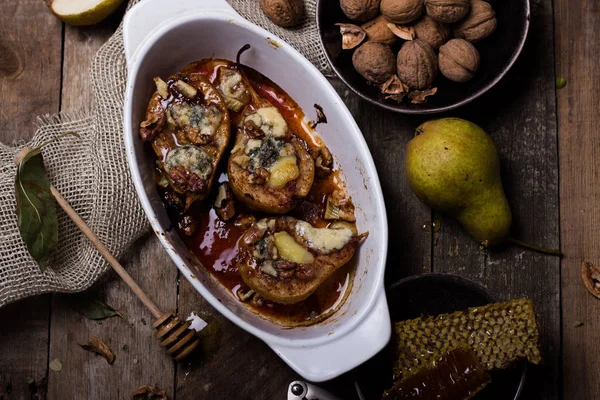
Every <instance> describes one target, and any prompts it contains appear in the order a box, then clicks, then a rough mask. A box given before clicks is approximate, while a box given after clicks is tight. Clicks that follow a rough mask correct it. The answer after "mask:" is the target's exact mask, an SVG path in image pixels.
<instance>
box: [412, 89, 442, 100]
mask: <svg viewBox="0 0 600 400" xmlns="http://www.w3.org/2000/svg"><path fill="white" fill-rule="evenodd" d="M436 93H437V88H435V87H434V88H431V89H427V90H414V91H412V92H410V94H409V97H410V102H411V103H413V104H423V103H426V102H427V97H429V96H433V95H434V94H436Z"/></svg>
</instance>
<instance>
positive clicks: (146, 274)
mask: <svg viewBox="0 0 600 400" xmlns="http://www.w3.org/2000/svg"><path fill="white" fill-rule="evenodd" d="M120 19H121V15H120V14H116V15H113V16H111V17H110V18H109V19H108V20H107V21H104V22H102V23H100V24H99V25H96V26H93V27H82V28H75V27H66V31H65V43H64V67H63V71H64V72H63V87H62V111H66V112H69V111H73V110H80V109H89V108H90V107H91V105H92V100H93V99H92V92H91V86H90V81H89V67H90V64H91V61H92V57H93V56H94V54H95V53H96V51H97V50H98V49H99V48H100V46H101V45H102V44H103V43H104V42H105V41H106V40H107V39H108V38H109V37H110V36H111V35H112V34H113V33H114V31H115V29H116V27H117V25H118V23H119V22H120ZM121 262H122V264H123V266H124V267H125V268H126V270H127V271H128V272H129V273H130V274H131V275H132V277H133V278H134V280H135V281H136V282H137V283H138V284H139V285H140V286H141V287H142V288H143V289H144V291H145V292H146V293H147V294H148V296H150V298H151V299H152V300H153V301H154V302H155V303H156V304H157V305H158V306H159V307H160V308H161V309H163V310H165V311H167V310H174V309H175V307H176V295H177V271H176V269H175V268H174V267H173V266H172V263H171V260H170V259H169V258H168V256H167V254H166V252H165V251H164V250H163V248H162V246H161V245H160V243H159V242H158V239H157V238H156V237H155V236H154V235H151V236H150V235H149V236H147V237H146V238H144V239H142V240H140V241H139V242H138V243H136V244H135V245H134V246H133V247H132V250H131V252H130V254H129V255H128V256H126V257H124V259H123V260H121ZM96 286H97V287H99V288H101V289H102V290H101V291H102V292H103V293H104V299H105V301H106V302H107V303H108V304H110V305H111V306H113V307H114V308H116V309H117V310H119V311H121V312H122V313H123V314H124V315H125V316H126V317H127V319H128V321H129V323H126V322H124V321H122V320H121V319H119V318H112V319H109V320H106V321H103V322H95V321H90V320H87V319H85V318H83V317H81V316H79V315H78V314H76V313H75V312H74V311H72V310H71V309H70V308H68V307H67V306H66V304H65V302H64V301H63V300H61V299H60V298H55V299H54V301H53V303H52V322H51V329H50V346H49V351H50V358H51V359H53V358H58V359H60V360H61V361H62V363H63V370H62V371H60V372H54V371H49V385H48V386H49V388H48V391H49V392H48V393H49V398H50V399H67V398H75V397H76V398H81V399H99V400H102V399H106V400H109V399H124V398H129V394H130V393H131V392H132V391H133V390H135V389H136V388H138V387H139V386H142V385H155V386H158V387H160V388H164V389H166V390H167V392H168V393H169V395H170V396H172V391H173V379H174V364H173V361H172V359H171V358H170V357H169V356H168V355H167V354H166V353H165V352H164V351H163V349H161V348H160V347H159V343H158V341H157V340H156V339H154V335H153V331H152V327H151V325H152V323H153V322H154V318H153V317H152V315H151V314H150V312H148V311H147V309H146V308H145V307H144V306H143V305H142V303H141V302H140V301H139V300H138V299H137V297H136V296H134V294H133V293H132V292H131V290H130V289H129V288H128V287H127V286H126V285H125V284H124V283H123V282H121V281H120V279H119V278H118V277H117V276H116V274H114V273H113V272H108V273H107V274H106V276H105V277H104V279H102V280H101V281H100V282H99V283H98V285H96ZM93 335H95V336H98V337H99V338H100V339H102V340H103V341H105V342H106V343H107V344H108V345H109V346H110V347H111V349H112V350H113V352H114V353H115V354H116V357H117V358H116V361H115V363H114V364H113V365H108V364H107V363H106V361H105V360H104V359H103V358H101V357H98V356H96V355H94V354H93V353H89V352H87V351H84V350H83V349H81V348H80V347H79V345H78V343H81V344H85V343H87V342H88V341H89V340H90V338H91V336H93ZM74 396H75V397H74Z"/></svg>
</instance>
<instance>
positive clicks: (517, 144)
mask: <svg viewBox="0 0 600 400" xmlns="http://www.w3.org/2000/svg"><path fill="white" fill-rule="evenodd" d="M532 22H533V23H532V27H531V31H530V36H529V38H528V41H527V44H526V47H525V49H524V51H523V53H522V55H521V58H520V59H519V61H518V62H517V64H516V65H515V66H514V68H513V70H512V71H511V72H510V73H509V75H508V76H507V77H506V78H505V79H504V80H503V81H502V82H500V84H499V85H498V86H497V87H496V88H494V89H493V90H492V91H491V92H490V93H489V94H487V95H486V96H485V97H483V98H482V99H480V100H479V101H478V102H476V103H474V104H473V105H471V106H469V107H466V108H464V109H462V110H460V111H459V112H458V113H457V115H458V116H461V117H463V118H466V119H470V120H472V121H473V122H475V123H478V124H479V125H481V126H482V127H483V128H484V129H485V130H486V131H487V132H488V133H489V134H490V135H491V136H492V137H493V138H494V140H495V141H496V144H497V146H498V150H499V152H500V159H501V165H502V167H501V170H502V171H501V172H502V178H503V182H504V187H505V190H506V192H507V196H508V199H509V202H510V204H511V208H512V211H513V229H512V234H513V235H514V236H515V237H517V238H519V239H522V240H524V241H527V242H531V243H534V244H536V245H540V246H545V247H549V248H558V246H559V203H558V200H559V199H558V150H557V129H556V105H555V96H554V58H553V51H552V44H553V42H552V35H553V29H552V26H553V22H552V2H551V1H550V0H539V1H533V2H532ZM498 99H502V106H501V107H500V106H499V103H498ZM434 243H436V245H435V247H434V263H433V268H434V271H435V272H451V273H457V274H460V275H462V276H465V277H470V278H472V279H474V280H476V281H479V282H481V283H483V284H485V285H486V286H488V287H489V288H490V289H492V290H493V291H495V292H496V293H498V294H500V295H501V297H502V298H504V299H514V298H520V297H528V298H530V299H531V300H532V301H533V302H534V304H535V306H536V311H537V315H538V323H539V327H540V334H541V341H542V350H543V354H544V358H545V363H544V365H543V366H541V367H537V368H531V369H530V370H529V373H528V378H527V385H526V391H525V393H524V394H523V398H526V399H557V398H559V380H560V375H559V371H560V369H559V367H560V261H559V259H558V258H557V257H551V256H542V255H539V254H535V253H532V252H531V251H526V250H523V249H520V248H515V247H510V248H504V249H498V250H494V251H489V252H482V251H480V250H479V249H478V244H477V243H476V242H475V241H473V240H472V239H471V238H470V237H469V236H468V235H467V234H466V233H465V232H464V231H463V230H462V228H460V227H459V226H458V224H457V223H456V222H454V221H450V220H449V219H447V218H443V217H442V227H441V231H440V232H439V233H437V234H435V240H434Z"/></svg>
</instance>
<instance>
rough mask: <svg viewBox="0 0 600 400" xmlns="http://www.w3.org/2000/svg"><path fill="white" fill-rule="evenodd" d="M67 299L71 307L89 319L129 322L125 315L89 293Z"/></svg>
mask: <svg viewBox="0 0 600 400" xmlns="http://www.w3.org/2000/svg"><path fill="white" fill-rule="evenodd" d="M65 298H66V301H67V303H68V304H69V307H71V308H72V309H73V310H75V311H76V312H77V313H78V314H80V315H82V316H84V317H86V318H87V319H93V320H104V319H107V318H112V317H120V318H121V319H122V320H123V321H125V322H127V320H126V319H125V317H124V316H123V314H121V313H120V312H119V311H117V310H115V309H114V308H112V307H111V306H109V305H108V304H106V303H104V302H103V301H101V300H98V299H97V298H95V297H92V295H91V294H89V293H87V292H82V293H76V294H70V295H66V296H65Z"/></svg>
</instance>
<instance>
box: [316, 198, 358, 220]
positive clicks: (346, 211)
mask: <svg viewBox="0 0 600 400" xmlns="http://www.w3.org/2000/svg"><path fill="white" fill-rule="evenodd" d="M324 218H325V219H326V220H344V221H348V222H355V221H356V217H355V216H354V205H353V204H352V201H350V198H348V196H347V195H346V193H344V191H342V190H335V191H334V192H333V193H332V194H331V196H329V197H328V198H327V206H326V209H325V215H324Z"/></svg>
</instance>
